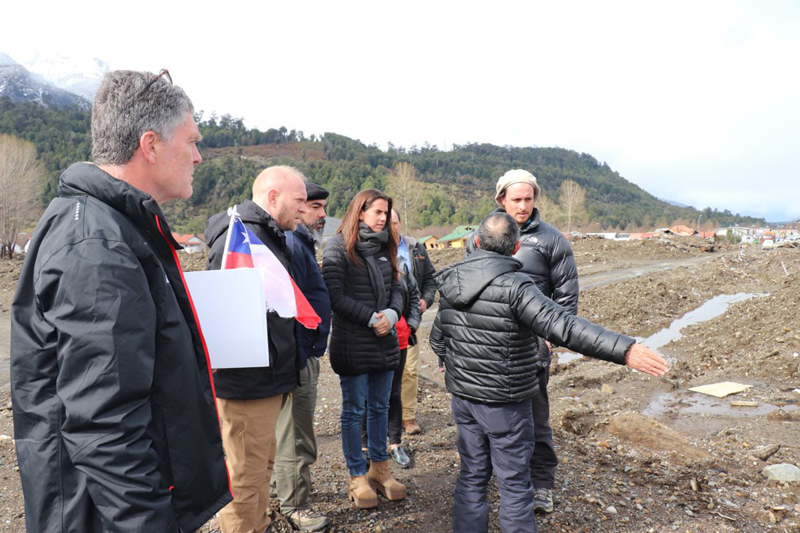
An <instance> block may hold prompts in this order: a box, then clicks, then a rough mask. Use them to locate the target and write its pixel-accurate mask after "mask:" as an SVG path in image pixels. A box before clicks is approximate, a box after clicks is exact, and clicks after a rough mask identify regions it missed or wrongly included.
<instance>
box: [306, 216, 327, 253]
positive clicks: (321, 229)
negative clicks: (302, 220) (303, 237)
mask: <svg viewBox="0 0 800 533" xmlns="http://www.w3.org/2000/svg"><path fill="white" fill-rule="evenodd" d="M315 226H316V227H314V228H309V227H308V226H306V225H305V224H303V227H304V228H306V230H307V231H308V233H310V234H311V236H312V237H314V243H315V244H316V245H317V246H322V237H323V234H324V233H325V219H324V218H323V219H320V220H319V222H317V223H316V224H315Z"/></svg>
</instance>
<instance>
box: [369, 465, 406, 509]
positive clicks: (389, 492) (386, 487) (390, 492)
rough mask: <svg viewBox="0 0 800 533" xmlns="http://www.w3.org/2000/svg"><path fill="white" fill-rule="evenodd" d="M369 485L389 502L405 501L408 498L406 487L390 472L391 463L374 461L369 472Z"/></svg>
mask: <svg viewBox="0 0 800 533" xmlns="http://www.w3.org/2000/svg"><path fill="white" fill-rule="evenodd" d="M367 479H368V480H369V484H370V485H371V486H372V488H373V489H375V490H376V491H377V492H380V493H381V494H383V495H384V496H386V498H387V499H389V500H403V499H405V497H406V486H405V485H403V484H402V483H400V482H399V481H397V480H396V479H395V478H394V476H392V471H391V470H389V461H388V460H387V461H381V462H377V461H372V462H371V463H370V465H369V472H367Z"/></svg>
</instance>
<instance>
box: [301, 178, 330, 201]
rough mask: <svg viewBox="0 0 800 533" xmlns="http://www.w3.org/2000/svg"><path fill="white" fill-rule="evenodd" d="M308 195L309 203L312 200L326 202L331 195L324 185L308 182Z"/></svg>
mask: <svg viewBox="0 0 800 533" xmlns="http://www.w3.org/2000/svg"><path fill="white" fill-rule="evenodd" d="M306 194H307V195H308V201H309V202H310V201H311V200H324V199H326V198H327V197H328V194H330V193H329V192H328V189H326V188H325V187H323V186H322V185H317V184H316V183H311V182H310V181H307V182H306Z"/></svg>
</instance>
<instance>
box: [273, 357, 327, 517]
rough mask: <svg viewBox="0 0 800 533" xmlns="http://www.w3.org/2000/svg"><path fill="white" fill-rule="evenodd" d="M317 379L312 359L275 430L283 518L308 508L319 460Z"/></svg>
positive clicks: (276, 472) (277, 492) (275, 484)
mask: <svg viewBox="0 0 800 533" xmlns="http://www.w3.org/2000/svg"><path fill="white" fill-rule="evenodd" d="M318 379H319V359H317V358H316V357H309V358H308V362H307V363H306V367H305V368H304V369H302V370H301V371H300V383H299V385H298V386H297V388H295V389H294V390H293V391H292V393H291V394H290V395H289V397H288V398H287V399H286V401H285V402H284V404H283V407H282V408H281V414H280V416H279V417H278V423H277V425H276V427H275V436H276V438H277V441H278V449H277V453H276V455H275V468H274V470H273V472H272V485H273V488H274V492H275V495H276V497H277V498H278V500H280V502H281V512H282V513H284V514H286V513H289V512H291V511H294V510H295V509H307V508H308V507H309V503H308V497H309V494H310V493H311V465H312V464H314V461H316V460H317V438H316V436H315V435H314V411H315V409H316V406H317V382H318Z"/></svg>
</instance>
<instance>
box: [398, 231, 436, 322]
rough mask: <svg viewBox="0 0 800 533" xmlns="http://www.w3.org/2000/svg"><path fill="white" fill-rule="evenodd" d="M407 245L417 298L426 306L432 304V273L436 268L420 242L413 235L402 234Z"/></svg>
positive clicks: (433, 284)
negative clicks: (423, 301)
mask: <svg viewBox="0 0 800 533" xmlns="http://www.w3.org/2000/svg"><path fill="white" fill-rule="evenodd" d="M403 238H404V239H405V240H406V246H408V253H409V254H410V255H411V270H412V271H413V274H414V278H415V280H416V282H417V287H418V288H419V299H420V300H425V303H426V304H427V306H428V307H430V306H432V305H433V299H434V298H436V282H435V281H434V280H433V275H434V274H436V269H435V268H433V263H431V258H430V257H429V256H428V251H427V250H426V249H425V246H424V245H423V244H422V243H419V242H417V239H415V238H413V237H407V236H403Z"/></svg>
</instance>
